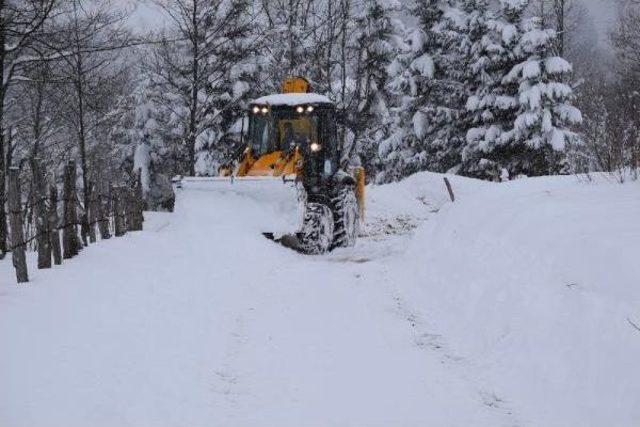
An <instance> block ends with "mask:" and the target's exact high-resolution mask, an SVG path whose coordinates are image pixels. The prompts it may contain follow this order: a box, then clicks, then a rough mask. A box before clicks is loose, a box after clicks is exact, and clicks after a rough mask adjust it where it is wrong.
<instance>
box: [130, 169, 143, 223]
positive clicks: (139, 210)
mask: <svg viewBox="0 0 640 427" xmlns="http://www.w3.org/2000/svg"><path fill="white" fill-rule="evenodd" d="M133 202H134V215H135V225H136V228H135V229H136V231H142V229H143V227H144V194H143V192H142V171H138V174H137V175H136V186H135V188H134V192H133Z"/></svg>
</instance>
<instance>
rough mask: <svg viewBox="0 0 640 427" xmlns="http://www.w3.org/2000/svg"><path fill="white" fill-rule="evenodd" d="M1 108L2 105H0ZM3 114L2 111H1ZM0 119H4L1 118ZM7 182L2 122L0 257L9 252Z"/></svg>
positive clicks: (0, 124)
mask: <svg viewBox="0 0 640 427" xmlns="http://www.w3.org/2000/svg"><path fill="white" fill-rule="evenodd" d="M0 108H2V106H1V105H0ZM0 114H1V113H0ZM0 120H2V119H1V118H0ZM5 190H6V183H5V164H4V135H3V132H2V123H1V122H0V259H3V258H4V257H5V255H6V253H7V214H6V210H5V205H6V191H5Z"/></svg>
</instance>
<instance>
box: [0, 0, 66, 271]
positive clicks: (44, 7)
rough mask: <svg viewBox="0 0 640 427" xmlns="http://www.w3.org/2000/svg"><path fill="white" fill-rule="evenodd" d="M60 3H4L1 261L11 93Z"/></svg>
mask: <svg viewBox="0 0 640 427" xmlns="http://www.w3.org/2000/svg"><path fill="white" fill-rule="evenodd" d="M57 1H58V0H28V1H11V0H0V68H1V69H2V73H3V79H2V84H1V85H0V259H1V258H3V257H4V256H5V254H6V252H7V216H6V210H5V204H6V179H5V176H6V174H7V170H8V168H9V167H10V166H11V165H10V162H9V159H10V157H11V150H12V147H10V146H7V145H8V144H7V141H6V140H5V129H7V123H6V113H7V108H8V104H7V100H8V94H9V93H10V90H11V88H12V86H13V85H14V84H15V83H16V82H17V81H20V80H21V77H22V76H21V72H22V70H23V69H24V67H25V66H27V65H28V64H30V63H31V62H33V61H34V60H38V59H39V50H38V48H37V45H38V42H39V41H40V39H39V38H38V37H41V36H42V32H41V31H40V30H41V29H42V27H43V26H44V25H45V22H46V21H47V20H48V19H49V18H50V17H51V16H52V14H53V13H54V8H55V6H56V4H57Z"/></svg>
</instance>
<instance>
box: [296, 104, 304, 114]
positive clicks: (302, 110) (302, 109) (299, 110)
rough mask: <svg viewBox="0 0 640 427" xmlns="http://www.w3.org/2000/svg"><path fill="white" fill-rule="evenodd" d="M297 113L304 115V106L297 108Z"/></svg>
mask: <svg viewBox="0 0 640 427" xmlns="http://www.w3.org/2000/svg"><path fill="white" fill-rule="evenodd" d="M296 112H297V113H298V114H302V113H304V107H303V106H302V105H298V107H297V108H296Z"/></svg>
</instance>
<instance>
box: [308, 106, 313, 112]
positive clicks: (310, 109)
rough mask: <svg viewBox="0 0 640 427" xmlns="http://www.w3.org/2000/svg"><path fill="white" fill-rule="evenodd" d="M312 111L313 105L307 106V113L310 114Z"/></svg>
mask: <svg viewBox="0 0 640 427" xmlns="http://www.w3.org/2000/svg"><path fill="white" fill-rule="evenodd" d="M312 111H313V105H309V106H308V107H307V113H311V112H312Z"/></svg>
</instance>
